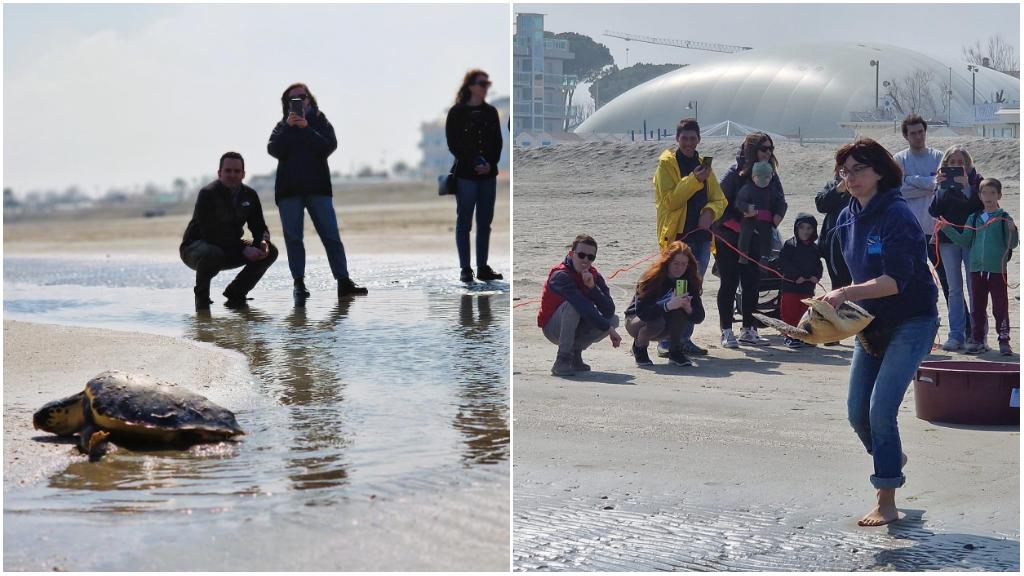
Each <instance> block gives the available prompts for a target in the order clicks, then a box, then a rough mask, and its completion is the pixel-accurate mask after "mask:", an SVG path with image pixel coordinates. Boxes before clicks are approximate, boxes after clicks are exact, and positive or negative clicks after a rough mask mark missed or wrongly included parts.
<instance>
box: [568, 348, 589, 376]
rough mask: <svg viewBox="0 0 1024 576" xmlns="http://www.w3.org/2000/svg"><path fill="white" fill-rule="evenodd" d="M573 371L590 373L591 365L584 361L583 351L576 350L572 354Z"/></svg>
mask: <svg viewBox="0 0 1024 576" xmlns="http://www.w3.org/2000/svg"><path fill="white" fill-rule="evenodd" d="M572 369H573V370H575V371H577V372H590V364H587V363H586V362H584V361H583V351H582V350H576V351H574V352H573V353H572Z"/></svg>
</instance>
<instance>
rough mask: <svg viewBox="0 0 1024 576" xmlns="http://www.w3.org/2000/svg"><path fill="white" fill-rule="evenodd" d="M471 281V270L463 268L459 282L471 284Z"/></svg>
mask: <svg viewBox="0 0 1024 576" xmlns="http://www.w3.org/2000/svg"><path fill="white" fill-rule="evenodd" d="M472 281H473V269H472V268H463V269H462V272H460V273H459V282H472Z"/></svg>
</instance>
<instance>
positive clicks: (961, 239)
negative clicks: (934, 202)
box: [942, 208, 1017, 273]
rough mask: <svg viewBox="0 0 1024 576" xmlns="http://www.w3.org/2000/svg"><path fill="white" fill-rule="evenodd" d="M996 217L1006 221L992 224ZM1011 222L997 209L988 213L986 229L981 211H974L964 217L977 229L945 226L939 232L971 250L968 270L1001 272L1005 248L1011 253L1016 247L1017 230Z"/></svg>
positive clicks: (1005, 256)
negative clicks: (989, 214)
mask: <svg viewBox="0 0 1024 576" xmlns="http://www.w3.org/2000/svg"><path fill="white" fill-rule="evenodd" d="M995 218H1005V219H1006V220H1008V222H1007V221H998V222H993V221H992V220H993V219H995ZM1012 223H1013V218H1010V215H1009V214H1007V213H1006V211H1005V210H1003V209H1002V208H1000V209H999V210H996V211H995V212H993V213H992V214H991V216H990V218H989V224H988V225H987V226H986V225H985V224H983V223H982V221H981V212H975V213H974V214H971V215H970V216H968V217H967V222H965V223H964V224H965V225H967V226H970V227H971V228H980V230H971V229H970V228H964V229H963V230H962V231H960V230H957V229H956V228H954V227H952V226H947V227H945V228H943V229H942V233H943V234H945V235H946V237H947V238H949V239H950V240H952V241H953V242H956V243H957V244H959V245H960V246H963V247H964V248H970V249H971V252H970V263H969V264H968V267H967V269H968V271H970V272H997V273H1001V272H1005V271H1006V260H1007V255H1008V254H1009V250H1008V249H1007V248H1009V249H1011V250H1012V249H1013V248H1016V247H1017V227H1016V226H1015V225H1013V226H1011V224H1012Z"/></svg>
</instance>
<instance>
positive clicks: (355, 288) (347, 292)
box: [338, 278, 369, 298]
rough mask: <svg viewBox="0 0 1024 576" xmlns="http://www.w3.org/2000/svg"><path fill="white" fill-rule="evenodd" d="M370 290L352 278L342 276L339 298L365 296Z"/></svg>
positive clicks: (339, 281)
mask: <svg viewBox="0 0 1024 576" xmlns="http://www.w3.org/2000/svg"><path fill="white" fill-rule="evenodd" d="M368 292H369V290H367V289H366V288H364V287H362V286H359V285H357V284H356V283H355V282H353V281H352V279H351V278H341V279H339V280H338V298H341V297H343V296H363V295H365V294H367V293H368Z"/></svg>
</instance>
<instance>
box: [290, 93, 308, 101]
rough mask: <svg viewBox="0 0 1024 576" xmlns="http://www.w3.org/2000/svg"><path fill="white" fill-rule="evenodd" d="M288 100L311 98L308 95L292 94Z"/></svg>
mask: <svg viewBox="0 0 1024 576" xmlns="http://www.w3.org/2000/svg"><path fill="white" fill-rule="evenodd" d="M288 98H302V99H303V100H305V99H306V98H309V95H308V94H292V95H291V96H289V97H288Z"/></svg>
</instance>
